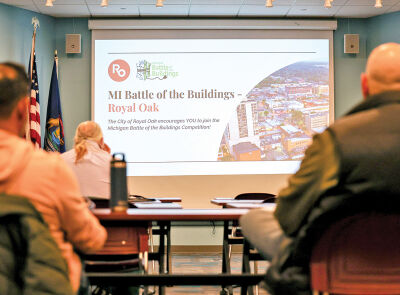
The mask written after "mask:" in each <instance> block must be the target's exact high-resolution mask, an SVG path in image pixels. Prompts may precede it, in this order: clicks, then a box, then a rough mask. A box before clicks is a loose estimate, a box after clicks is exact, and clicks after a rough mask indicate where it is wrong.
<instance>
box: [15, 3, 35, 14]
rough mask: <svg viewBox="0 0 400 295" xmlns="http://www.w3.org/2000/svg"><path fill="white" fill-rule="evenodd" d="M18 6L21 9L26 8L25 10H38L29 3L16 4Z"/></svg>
mask: <svg viewBox="0 0 400 295" xmlns="http://www.w3.org/2000/svg"><path fill="white" fill-rule="evenodd" d="M16 6H17V7H19V8H22V9H26V10H30V11H34V12H40V11H39V9H37V7H36V6H35V5H33V4H31V5H16Z"/></svg>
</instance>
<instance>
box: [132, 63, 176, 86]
mask: <svg viewBox="0 0 400 295" xmlns="http://www.w3.org/2000/svg"><path fill="white" fill-rule="evenodd" d="M177 76H178V72H176V71H174V69H173V67H172V66H170V65H166V64H164V63H163V62H151V63H150V62H148V61H147V60H141V61H139V62H138V63H137V64H136V78H138V79H139V80H143V81H145V80H165V79H167V78H176V77H177Z"/></svg>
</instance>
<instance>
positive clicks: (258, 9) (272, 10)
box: [239, 5, 290, 16]
mask: <svg viewBox="0 0 400 295" xmlns="http://www.w3.org/2000/svg"><path fill="white" fill-rule="evenodd" d="M289 9H290V6H276V5H274V7H265V5H243V6H242V7H241V8H240V11H239V16H253V15H254V16H285V15H286V14H287V13H288V11H289Z"/></svg>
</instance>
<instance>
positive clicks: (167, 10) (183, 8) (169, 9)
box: [139, 4, 189, 16]
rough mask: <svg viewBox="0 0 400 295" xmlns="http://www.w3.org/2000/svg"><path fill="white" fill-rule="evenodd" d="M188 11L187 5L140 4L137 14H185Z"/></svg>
mask: <svg viewBox="0 0 400 295" xmlns="http://www.w3.org/2000/svg"><path fill="white" fill-rule="evenodd" d="M188 11H189V6H188V5H164V6H163V7H156V5H155V4H152V5H140V6H139V14H140V15H141V16H142V15H143V16H187V15H188Z"/></svg>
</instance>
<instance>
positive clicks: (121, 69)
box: [108, 59, 131, 82]
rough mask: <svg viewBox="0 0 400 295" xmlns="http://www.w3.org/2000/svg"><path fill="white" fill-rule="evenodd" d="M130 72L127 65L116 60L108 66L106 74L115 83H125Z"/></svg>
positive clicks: (120, 60)
mask: <svg viewBox="0 0 400 295" xmlns="http://www.w3.org/2000/svg"><path fill="white" fill-rule="evenodd" d="M130 71H131V69H130V67H129V64H128V63H127V62H126V61H124V60H122V59H116V60H114V61H113V62H112V63H111V64H110V65H109V66H108V74H109V75H110V78H111V79H113V80H114V81H115V82H122V81H125V80H126V79H127V78H128V77H129V73H130Z"/></svg>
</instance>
